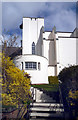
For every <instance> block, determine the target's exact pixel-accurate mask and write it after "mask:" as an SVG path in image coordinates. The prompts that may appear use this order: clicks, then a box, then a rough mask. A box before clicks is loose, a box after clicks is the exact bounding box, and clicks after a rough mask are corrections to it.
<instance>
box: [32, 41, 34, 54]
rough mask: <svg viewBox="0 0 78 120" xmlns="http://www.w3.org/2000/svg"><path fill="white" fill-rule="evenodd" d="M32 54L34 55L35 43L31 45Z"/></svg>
mask: <svg viewBox="0 0 78 120" xmlns="http://www.w3.org/2000/svg"><path fill="white" fill-rule="evenodd" d="M32 54H35V43H34V42H33V43H32Z"/></svg>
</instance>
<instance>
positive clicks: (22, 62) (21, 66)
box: [21, 62, 23, 70]
mask: <svg viewBox="0 0 78 120" xmlns="http://www.w3.org/2000/svg"><path fill="white" fill-rule="evenodd" d="M21 68H22V70H23V62H21Z"/></svg>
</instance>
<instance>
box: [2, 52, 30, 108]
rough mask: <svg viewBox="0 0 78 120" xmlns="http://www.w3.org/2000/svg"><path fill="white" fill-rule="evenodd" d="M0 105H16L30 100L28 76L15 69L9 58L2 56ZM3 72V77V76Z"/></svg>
mask: <svg viewBox="0 0 78 120" xmlns="http://www.w3.org/2000/svg"><path fill="white" fill-rule="evenodd" d="M0 68H2V104H3V105H16V106H18V105H19V104H23V103H27V102H28V101H29V100H30V95H31V94H30V76H29V75H28V74H27V73H25V72H24V71H23V70H22V71H21V70H20V69H18V68H17V67H15V65H14V63H13V61H12V60H10V57H8V56H6V57H5V55H4V54H3V55H2V66H1V65H0ZM4 71H5V75H4Z"/></svg>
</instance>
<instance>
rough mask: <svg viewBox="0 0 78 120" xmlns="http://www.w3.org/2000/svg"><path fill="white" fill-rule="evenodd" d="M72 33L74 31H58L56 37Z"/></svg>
mask: <svg viewBox="0 0 78 120" xmlns="http://www.w3.org/2000/svg"><path fill="white" fill-rule="evenodd" d="M71 34H72V32H65V33H64V32H57V33H56V37H59V36H61V37H70V36H71Z"/></svg>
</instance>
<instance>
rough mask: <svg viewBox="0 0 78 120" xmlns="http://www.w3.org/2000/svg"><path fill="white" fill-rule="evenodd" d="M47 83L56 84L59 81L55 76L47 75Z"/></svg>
mask: <svg viewBox="0 0 78 120" xmlns="http://www.w3.org/2000/svg"><path fill="white" fill-rule="evenodd" d="M48 82H49V84H57V85H58V83H59V81H58V77H57V76H48Z"/></svg>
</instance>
